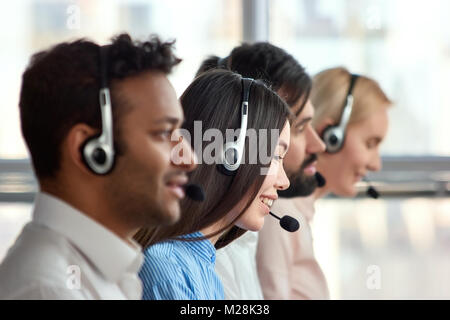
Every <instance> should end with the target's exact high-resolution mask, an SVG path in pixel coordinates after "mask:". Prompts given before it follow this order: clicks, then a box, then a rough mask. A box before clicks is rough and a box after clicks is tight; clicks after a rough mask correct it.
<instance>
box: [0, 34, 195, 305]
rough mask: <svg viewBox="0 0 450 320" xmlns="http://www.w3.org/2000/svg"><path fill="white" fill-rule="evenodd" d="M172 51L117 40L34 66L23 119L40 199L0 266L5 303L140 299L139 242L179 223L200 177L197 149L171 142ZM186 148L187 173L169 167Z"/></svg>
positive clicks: (81, 44) (57, 51)
mask: <svg viewBox="0 0 450 320" xmlns="http://www.w3.org/2000/svg"><path fill="white" fill-rule="evenodd" d="M172 50H173V42H161V41H160V40H159V39H158V37H156V36H152V37H150V39H149V40H148V41H146V42H137V41H133V40H132V39H131V38H130V36H129V35H127V34H121V35H119V36H117V37H115V38H114V39H113V40H112V43H111V44H109V45H107V46H102V47H101V46H99V45H97V44H95V43H93V42H91V41H88V40H85V39H80V40H77V41H74V42H66V43H61V44H58V45H56V46H55V47H53V48H51V49H49V50H46V51H42V52H39V53H37V54H35V55H34V56H33V57H32V59H31V62H30V64H29V66H28V67H27V69H26V71H25V73H24V74H23V79H22V88H21V93H20V103H19V107H20V117H21V126H22V133H23V137H24V139H25V142H26V144H27V146H28V148H29V151H30V154H31V159H32V164H33V168H34V172H35V174H36V177H37V179H38V183H39V189H40V190H39V192H38V194H37V196H36V199H35V204H34V210H33V217H32V221H31V222H30V223H29V224H27V225H26V226H25V227H24V229H23V231H22V233H21V234H20V235H19V237H18V239H17V240H16V242H15V244H14V245H13V247H12V248H11V249H10V250H9V252H8V254H7V256H6V258H5V259H4V261H3V263H2V265H1V266H0V288H1V289H0V298H2V299H140V298H141V292H142V289H141V283H140V280H139V279H138V277H137V272H138V271H139V268H140V266H141V263H142V255H141V248H140V247H139V246H138V245H137V244H136V243H135V242H134V241H133V240H132V237H133V235H134V234H135V233H136V231H137V230H138V229H139V228H141V227H152V226H158V225H164V224H172V223H174V222H176V221H177V220H178V219H179V216H180V207H179V201H180V199H182V198H183V197H184V191H183V190H184V185H185V184H186V182H187V177H186V173H187V172H189V171H191V170H193V169H194V168H195V164H194V162H195V159H194V153H193V151H192V149H191V147H190V146H189V145H188V144H187V143H186V142H184V141H183V140H182V138H181V137H180V139H174V137H175V138H176V129H177V128H179V127H180V125H181V124H182V122H183V111H182V109H181V106H180V104H179V102H178V99H177V97H176V94H175V91H174V89H173V87H172V86H171V84H170V82H169V80H168V79H167V74H168V73H170V72H171V69H172V68H173V67H174V66H175V65H177V64H178V63H179V62H180V61H181V60H180V59H178V58H177V57H175V56H174V54H173V51H172ZM105 88H108V90H109V91H108V92H110V99H108V98H109V95H108V94H107V93H105V90H104V89H105ZM100 93H101V94H100ZM99 94H100V96H101V99H100V100H101V101H99ZM109 100H110V101H109ZM108 110H110V111H109V117H108ZM105 136H107V137H108V136H109V138H110V139H109V140H108V139H106V140H102V139H103V138H104V137H105ZM174 140H176V141H174ZM105 141H106V142H105ZM108 141H109V142H108ZM179 143H181V144H186V145H185V146H183V149H182V150H183V152H184V155H183V159H184V160H185V161H175V159H174V158H173V157H172V150H173V147H174V146H175V145H177V144H179ZM89 145H91V146H93V149H88V146H89ZM186 159H188V161H186ZM105 166H106V167H107V168H106V170H103V169H104V167H105Z"/></svg>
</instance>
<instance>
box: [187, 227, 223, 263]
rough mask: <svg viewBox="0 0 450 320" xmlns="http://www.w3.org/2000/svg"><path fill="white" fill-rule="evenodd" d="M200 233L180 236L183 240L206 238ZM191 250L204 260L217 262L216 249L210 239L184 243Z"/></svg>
mask: <svg viewBox="0 0 450 320" xmlns="http://www.w3.org/2000/svg"><path fill="white" fill-rule="evenodd" d="M204 237H205V236H204V235H203V233H201V232H200V231H197V232H194V233H190V234H185V235H182V236H180V237H179V238H181V239H192V238H204ZM184 243H185V244H186V245H187V246H189V248H190V249H191V250H192V251H194V253H196V254H197V255H198V256H200V257H201V258H202V259H204V260H206V261H208V262H210V263H214V262H215V261H216V248H215V247H214V245H213V244H212V243H211V241H209V240H208V239H204V240H196V241H184Z"/></svg>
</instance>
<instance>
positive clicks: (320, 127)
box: [316, 118, 336, 139]
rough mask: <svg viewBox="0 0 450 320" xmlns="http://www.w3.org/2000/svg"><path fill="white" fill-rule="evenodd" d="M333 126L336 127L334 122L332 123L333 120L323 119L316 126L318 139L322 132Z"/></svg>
mask: <svg viewBox="0 0 450 320" xmlns="http://www.w3.org/2000/svg"><path fill="white" fill-rule="evenodd" d="M334 125H336V122H335V121H333V119H331V118H325V119H323V120H322V121H321V122H320V123H319V124H318V125H317V127H316V132H317V134H318V135H319V137H320V138H321V139H322V137H323V132H324V131H325V129H326V128H328V127H330V126H334Z"/></svg>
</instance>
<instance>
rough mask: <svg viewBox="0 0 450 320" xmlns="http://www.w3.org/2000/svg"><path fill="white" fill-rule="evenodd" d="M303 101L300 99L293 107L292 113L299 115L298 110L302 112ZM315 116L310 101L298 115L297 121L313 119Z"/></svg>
mask: <svg viewBox="0 0 450 320" xmlns="http://www.w3.org/2000/svg"><path fill="white" fill-rule="evenodd" d="M302 102H303V100H302V99H300V100H299V101H298V102H297V104H296V105H295V106H293V107H292V113H294V114H297V112H298V110H300V107H301V104H302ZM313 116H314V106H313V104H312V102H311V100H310V99H308V100H307V101H306V103H305V105H304V106H303V109H302V111H301V112H300V113H299V114H298V115H297V117H296V120H297V121H301V120H302V119H305V118H312V117H313Z"/></svg>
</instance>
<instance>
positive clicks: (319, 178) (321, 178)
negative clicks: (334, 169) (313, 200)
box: [315, 171, 327, 188]
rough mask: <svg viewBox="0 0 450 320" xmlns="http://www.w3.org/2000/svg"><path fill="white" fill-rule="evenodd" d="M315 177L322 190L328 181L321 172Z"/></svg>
mask: <svg viewBox="0 0 450 320" xmlns="http://www.w3.org/2000/svg"><path fill="white" fill-rule="evenodd" d="M315 177H316V181H317V186H318V187H319V188H322V187H323V186H324V185H325V184H326V183H327V180H325V177H324V176H323V175H321V174H320V172H319V171H317V172H316V174H315Z"/></svg>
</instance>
